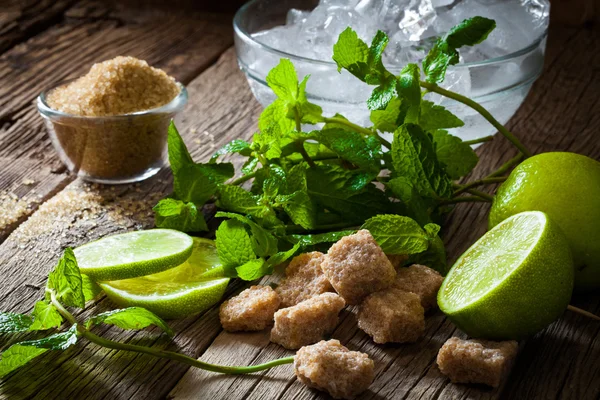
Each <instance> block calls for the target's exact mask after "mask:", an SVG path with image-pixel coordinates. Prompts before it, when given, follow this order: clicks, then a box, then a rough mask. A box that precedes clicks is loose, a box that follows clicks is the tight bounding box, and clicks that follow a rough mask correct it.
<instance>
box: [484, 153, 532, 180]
mask: <svg viewBox="0 0 600 400" xmlns="http://www.w3.org/2000/svg"><path fill="white" fill-rule="evenodd" d="M523 158H524V156H523V154H517V155H516V156H515V157H513V158H511V159H510V160H508V161H507V162H505V163H504V164H502V166H500V168H498V169H497V170H496V172H492V173H491V174H489V175H488V176H487V177H486V178H494V177H497V176H501V175H504V174H505V173H506V172H508V170H509V169H511V168H512V167H514V166H515V165H517V164H518V163H520V162H521V161H523Z"/></svg>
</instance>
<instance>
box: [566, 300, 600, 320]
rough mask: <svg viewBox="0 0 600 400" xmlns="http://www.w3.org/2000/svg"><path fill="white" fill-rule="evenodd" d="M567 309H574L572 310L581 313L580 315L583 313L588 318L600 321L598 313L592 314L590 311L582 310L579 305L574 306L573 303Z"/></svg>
mask: <svg viewBox="0 0 600 400" xmlns="http://www.w3.org/2000/svg"><path fill="white" fill-rule="evenodd" d="M567 310H569V311H572V312H574V313H577V314H580V315H583V316H584V317H588V318H591V319H594V320H596V321H600V317H599V316H597V315H596V314H592V313H591V312H589V311H585V310H582V309H581V308H579V307H575V306H572V305H570V304H569V305H568V306H567Z"/></svg>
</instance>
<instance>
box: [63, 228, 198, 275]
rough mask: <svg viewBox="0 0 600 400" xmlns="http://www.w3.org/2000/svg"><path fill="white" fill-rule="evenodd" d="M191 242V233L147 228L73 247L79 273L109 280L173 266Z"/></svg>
mask: <svg viewBox="0 0 600 400" xmlns="http://www.w3.org/2000/svg"><path fill="white" fill-rule="evenodd" d="M192 245H193V240H192V237H191V236H188V235H186V234H185V233H183V232H179V231H175V230H172V229H150V230H145V231H134V232H129V233H123V234H120V235H113V236H107V237H104V238H102V239H99V240H96V241H94V242H90V243H87V244H84V245H83V246H79V247H77V248H76V249H75V250H74V251H75V257H76V258H77V263H78V264H79V269H80V270H81V273H82V274H86V275H88V276H89V277H90V278H92V279H93V280H95V281H109V280H117V279H127V278H135V277H137V276H144V275H149V274H154V273H156V272H161V271H164V270H167V269H169V268H172V267H175V266H177V265H179V264H181V263H182V262H184V261H185V260H187V259H188V258H189V257H190V255H191V254H192Z"/></svg>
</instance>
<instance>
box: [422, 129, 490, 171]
mask: <svg viewBox="0 0 600 400" xmlns="http://www.w3.org/2000/svg"><path fill="white" fill-rule="evenodd" d="M433 142H434V143H435V153H436V155H437V158H438V160H439V161H440V162H441V163H442V164H444V166H445V168H446V172H447V173H448V176H450V178H452V179H458V178H460V177H462V176H465V175H467V174H468V173H470V172H471V171H472V170H473V168H475V166H476V165H477V163H478V162H479V157H477V154H476V153H475V151H474V150H473V149H472V148H471V146H469V145H468V144H465V143H463V141H462V140H461V139H460V138H458V137H456V136H452V135H450V134H449V133H448V132H446V131H444V130H441V129H439V130H436V131H434V132H433Z"/></svg>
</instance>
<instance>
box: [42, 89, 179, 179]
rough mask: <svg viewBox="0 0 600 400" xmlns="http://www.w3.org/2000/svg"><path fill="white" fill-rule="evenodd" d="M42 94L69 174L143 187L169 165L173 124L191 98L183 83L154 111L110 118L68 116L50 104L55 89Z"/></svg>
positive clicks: (50, 127)
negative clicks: (49, 95)
mask: <svg viewBox="0 0 600 400" xmlns="http://www.w3.org/2000/svg"><path fill="white" fill-rule="evenodd" d="M72 81H73V80H70V81H65V82H61V83H60V84H58V85H57V86H55V87H54V88H51V89H49V90H47V91H44V92H42V93H41V94H40V95H39V96H38V98H37V108H38V111H39V112H40V114H41V115H42V117H44V121H45V123H46V128H47V129H48V133H49V135H50V139H51V140H52V144H53V145H54V148H55V149H56V151H57V153H58V155H59V157H60V159H61V160H62V162H63V163H64V164H65V165H66V166H67V168H69V171H71V172H73V173H75V174H77V176H79V177H81V178H82V179H84V180H86V181H90V182H97V183H106V184H121V183H132V182H139V181H142V180H144V179H147V178H149V177H151V176H153V175H154V174H156V173H157V172H158V171H159V170H160V169H161V168H162V167H163V166H164V165H165V160H166V148H167V131H168V128H169V123H170V121H171V119H172V118H173V117H174V116H175V114H177V113H178V112H179V111H181V110H182V109H183V107H184V106H185V104H186V103H187V100H188V93H187V90H186V89H185V86H183V85H182V84H181V83H177V85H178V86H179V89H180V91H179V94H178V95H177V96H176V97H175V98H174V99H173V100H171V101H170V102H169V103H167V104H165V105H163V106H161V107H158V108H153V109H151V110H145V111H139V112H135V113H131V114H124V115H114V116H106V117H90V116H81V115H73V114H68V113H65V112H62V111H58V110H54V109H52V108H51V107H50V106H49V105H48V103H47V102H46V96H47V94H48V93H49V92H50V91H52V90H53V89H55V88H57V87H60V86H63V85H66V84H68V83H70V82H72Z"/></svg>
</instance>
